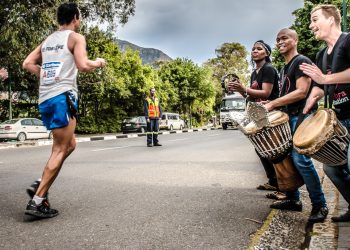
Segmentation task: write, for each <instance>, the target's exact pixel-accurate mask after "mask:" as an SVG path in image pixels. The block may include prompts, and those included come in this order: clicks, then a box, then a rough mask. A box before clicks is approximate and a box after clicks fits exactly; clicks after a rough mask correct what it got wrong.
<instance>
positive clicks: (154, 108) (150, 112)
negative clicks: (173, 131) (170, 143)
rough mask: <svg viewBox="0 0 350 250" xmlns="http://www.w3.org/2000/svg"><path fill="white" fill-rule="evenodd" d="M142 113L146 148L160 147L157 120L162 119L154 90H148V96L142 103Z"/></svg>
mask: <svg viewBox="0 0 350 250" xmlns="http://www.w3.org/2000/svg"><path fill="white" fill-rule="evenodd" d="M144 112H145V117H146V120H147V147H152V146H162V145H161V144H160V143H159V141H158V132H159V120H160V118H161V117H162V108H161V106H160V102H159V99H158V98H157V97H156V90H155V88H151V89H150V95H149V96H148V97H147V98H146V100H145V102H144Z"/></svg>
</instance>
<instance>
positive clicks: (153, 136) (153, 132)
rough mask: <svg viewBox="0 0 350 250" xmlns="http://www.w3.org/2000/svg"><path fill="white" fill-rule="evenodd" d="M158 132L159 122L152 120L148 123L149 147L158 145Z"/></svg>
mask: <svg viewBox="0 0 350 250" xmlns="http://www.w3.org/2000/svg"><path fill="white" fill-rule="evenodd" d="M158 132H159V120H158V119H150V122H147V145H148V144H152V143H153V144H156V143H158Z"/></svg>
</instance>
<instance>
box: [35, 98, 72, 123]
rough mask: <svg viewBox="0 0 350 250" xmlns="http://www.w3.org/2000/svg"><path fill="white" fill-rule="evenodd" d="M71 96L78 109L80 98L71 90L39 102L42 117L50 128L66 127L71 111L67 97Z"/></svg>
mask: <svg viewBox="0 0 350 250" xmlns="http://www.w3.org/2000/svg"><path fill="white" fill-rule="evenodd" d="M68 97H69V98H70V99H71V101H72V103H73V105H74V108H75V109H76V110H78V99H77V98H76V96H75V95H74V94H73V92H71V91H69V92H68V95H66V94H65V93H62V94H60V95H57V96H54V97H52V98H50V99H48V100H46V101H44V102H42V103H40V104H39V111H40V114H41V119H42V121H43V123H44V125H45V127H46V128H47V129H48V130H52V129H55V128H63V127H66V126H67V125H68V123H69V118H70V116H71V111H70V109H69V106H68V101H67V98H68Z"/></svg>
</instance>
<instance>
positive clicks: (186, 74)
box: [158, 58, 215, 122]
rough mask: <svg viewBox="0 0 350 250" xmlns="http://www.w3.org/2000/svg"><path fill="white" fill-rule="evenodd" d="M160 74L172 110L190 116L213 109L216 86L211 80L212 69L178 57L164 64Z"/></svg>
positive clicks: (168, 105)
mask: <svg viewBox="0 0 350 250" xmlns="http://www.w3.org/2000/svg"><path fill="white" fill-rule="evenodd" d="M158 74H159V77H160V79H161V81H162V83H163V86H162V88H163V89H162V92H165V91H166V93H165V94H167V107H168V109H170V111H176V112H179V113H181V114H187V115H188V116H191V115H192V113H198V112H199V111H200V110H205V111H212V109H213V104H214V97H215V87H214V85H213V82H212V81H211V76H212V71H211V69H209V68H208V67H199V66H198V65H196V64H194V63H193V61H191V60H189V59H186V58H177V59H175V60H173V61H170V62H166V63H164V64H162V65H161V67H160V69H159V71H158ZM165 86H166V88H165ZM197 118H199V117H197ZM198 122H200V121H199V119H198Z"/></svg>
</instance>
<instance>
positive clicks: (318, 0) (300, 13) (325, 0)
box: [272, 0, 349, 69]
mask: <svg viewBox="0 0 350 250" xmlns="http://www.w3.org/2000/svg"><path fill="white" fill-rule="evenodd" d="M318 4H334V5H336V6H337V7H338V8H339V10H340V11H341V13H342V0H307V1H304V7H303V8H300V9H297V10H295V11H294V12H293V14H294V15H295V17H296V18H295V22H294V24H293V25H291V27H290V28H292V29H294V30H295V31H296V32H297V33H298V36H299V41H298V52H299V53H300V54H303V55H305V56H307V57H309V58H310V59H311V60H312V61H315V59H316V54H317V52H318V51H319V50H320V48H322V47H325V46H326V45H325V43H324V42H322V41H317V40H316V39H315V38H314V35H313V34H312V33H311V31H310V28H309V25H310V13H311V10H312V9H313V7H315V6H316V5H318ZM347 27H349V22H348V23H347ZM272 55H273V58H274V60H273V61H274V65H275V66H276V67H277V68H278V69H281V68H282V65H283V64H284V60H283V57H282V56H281V55H280V54H279V52H278V51H277V50H276V49H275V50H274V51H273V53H272Z"/></svg>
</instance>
